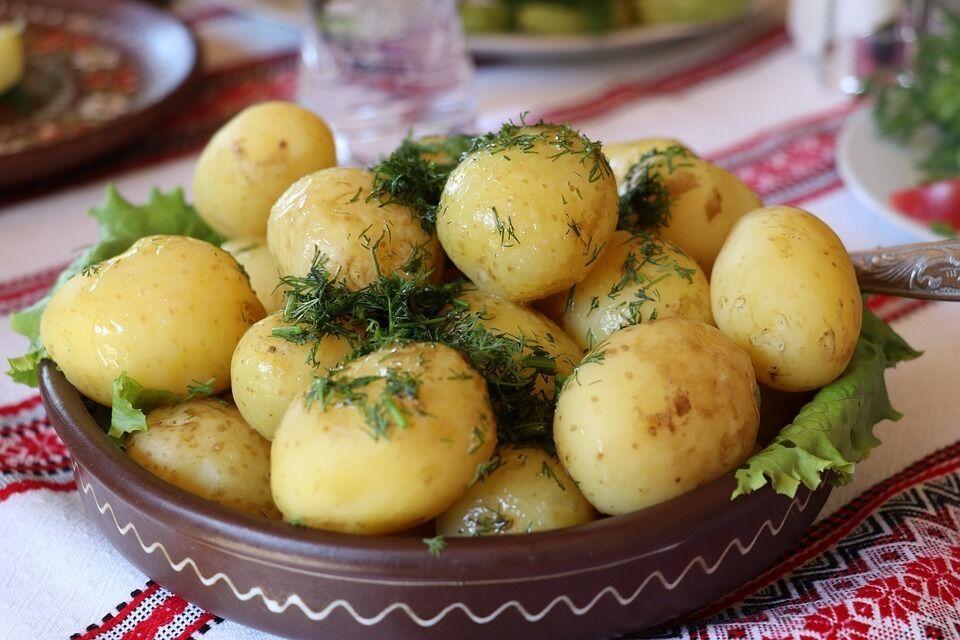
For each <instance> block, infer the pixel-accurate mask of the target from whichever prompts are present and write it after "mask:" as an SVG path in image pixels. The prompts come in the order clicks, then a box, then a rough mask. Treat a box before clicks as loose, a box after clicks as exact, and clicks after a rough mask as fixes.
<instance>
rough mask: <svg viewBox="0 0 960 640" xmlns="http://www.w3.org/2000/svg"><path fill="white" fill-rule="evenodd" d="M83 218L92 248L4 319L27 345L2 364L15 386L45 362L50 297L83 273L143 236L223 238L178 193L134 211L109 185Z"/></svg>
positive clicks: (158, 195) (153, 195) (156, 197)
mask: <svg viewBox="0 0 960 640" xmlns="http://www.w3.org/2000/svg"><path fill="white" fill-rule="evenodd" d="M89 213H90V215H91V216H93V217H94V218H96V219H97V227H98V229H99V240H98V241H97V243H96V244H94V245H93V246H91V247H89V248H88V249H86V250H85V251H84V252H83V253H81V254H80V255H79V256H77V258H76V260H74V261H73V262H72V263H70V265H69V266H68V267H67V268H66V269H64V270H63V272H62V273H60V275H59V276H58V277H57V280H56V282H54V284H53V287H51V289H50V291H48V292H47V295H45V296H44V297H43V298H42V299H40V300H38V301H37V302H35V303H34V304H33V305H32V306H30V307H28V308H27V309H24V310H23V311H21V312H19V313H15V314H13V315H12V316H11V318H10V326H11V327H12V328H13V330H14V331H16V332H17V333H19V334H20V335H23V336H26V337H27V338H29V339H30V347H29V350H28V351H27V353H26V354H25V355H23V356H21V357H19V358H10V359H9V360H8V363H9V365H10V370H9V371H7V375H8V376H10V377H11V378H12V379H13V380H14V381H15V382H19V383H22V384H26V385H29V386H31V387H36V386H37V384H38V380H37V367H38V365H39V363H40V360H42V359H43V358H45V357H46V356H47V353H46V350H45V349H44V348H43V344H42V343H41V341H40V317H41V315H43V310H44V309H46V308H47V303H48V302H49V301H50V296H51V295H53V292H54V291H56V290H57V289H59V288H60V287H61V286H62V285H63V283H65V282H66V281H67V280H69V279H70V278H72V277H73V276H75V275H77V274H78V273H80V272H81V271H83V269H85V268H86V267H89V266H90V265H95V264H97V263H100V262H103V261H104V260H107V259H108V258H113V257H114V256H117V255H120V254H121V253H123V252H124V251H126V250H127V249H129V248H130V247H131V246H132V245H133V243H134V242H136V241H137V240H139V239H140V238H143V237H145V236H152V235H181V236H191V237H193V238H198V239H200V240H204V241H206V242H210V243H212V244H216V245H218V246H219V245H220V243H221V242H222V241H223V238H221V237H220V236H218V235H217V234H216V233H214V232H213V231H212V230H211V229H210V227H208V226H207V225H206V223H204V222H203V220H201V219H200V216H199V215H197V212H196V210H195V209H194V208H193V207H192V206H190V205H189V204H187V202H186V201H185V200H184V198H183V191H182V190H180V189H174V190H173V191H170V192H169V193H163V192H161V191H159V190H158V189H154V190H153V191H151V192H150V200H149V202H147V204H145V205H142V206H138V205H134V204H131V203H130V202H128V201H127V200H126V199H124V197H123V196H121V195H120V193H119V192H118V191H117V189H116V187H114V186H113V185H110V186H109V187H107V194H106V199H105V200H104V202H103V204H101V205H100V206H99V207H96V208H93V209H91V210H90V211H89Z"/></svg>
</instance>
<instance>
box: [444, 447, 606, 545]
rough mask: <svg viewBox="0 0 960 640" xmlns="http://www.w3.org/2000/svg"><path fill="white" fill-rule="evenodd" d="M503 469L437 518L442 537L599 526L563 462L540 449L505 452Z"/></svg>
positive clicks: (507, 449)
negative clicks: (583, 525)
mask: <svg viewBox="0 0 960 640" xmlns="http://www.w3.org/2000/svg"><path fill="white" fill-rule="evenodd" d="M496 455H497V456H499V459H500V464H499V466H497V468H496V469H494V470H493V471H491V472H490V473H488V474H486V475H484V476H483V477H482V478H481V479H480V480H479V481H477V482H475V483H474V484H473V485H472V486H471V487H470V488H469V489H468V490H467V493H466V494H464V496H463V497H462V498H460V499H459V500H457V501H456V502H455V503H454V504H453V506H452V507H450V508H449V509H447V510H446V511H445V512H444V513H443V514H442V515H441V516H440V517H438V518H437V533H438V534H439V535H442V536H449V537H463V536H469V537H472V536H485V535H509V534H517V533H533V532H535V531H549V530H551V529H562V528H564V527H572V526H575V525H578V524H583V523H585V522H590V521H591V520H595V519H596V518H597V516H598V514H597V512H596V510H595V509H594V508H593V507H592V506H591V505H590V503H589V502H587V499H586V498H584V497H583V494H582V493H580V489H578V488H577V485H576V483H574V481H573V479H572V478H570V476H569V475H568V474H567V472H566V471H565V470H564V468H563V466H562V465H561V464H560V462H559V461H558V460H557V459H556V458H555V457H553V456H551V455H550V454H548V453H547V452H545V451H544V450H542V449H538V448H536V447H502V448H501V449H499V450H498V451H497V453H496Z"/></svg>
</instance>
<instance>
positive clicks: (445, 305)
mask: <svg viewBox="0 0 960 640" xmlns="http://www.w3.org/2000/svg"><path fill="white" fill-rule="evenodd" d="M326 264H327V262H326V260H325V258H324V257H323V256H320V255H318V256H316V257H315V259H314V262H313V265H312V266H311V268H310V270H309V272H308V273H307V275H306V276H302V277H294V276H289V277H286V278H283V284H284V285H285V286H286V288H287V305H286V307H285V309H284V316H283V319H284V322H285V323H287V324H288V325H290V326H287V327H280V328H278V329H275V330H274V335H276V336H278V337H282V338H285V339H287V340H291V341H294V342H301V343H303V342H306V343H314V344H316V343H318V342H319V341H320V340H322V339H323V338H324V337H326V336H329V335H335V336H341V337H343V338H345V339H347V340H348V341H349V342H350V345H351V346H352V348H353V353H352V355H351V358H350V359H352V358H356V357H359V356H363V355H366V354H368V353H371V352H373V351H376V350H378V349H382V348H384V347H388V346H391V345H395V344H408V343H411V342H437V343H440V344H444V345H447V346H449V347H452V348H454V349H456V350H458V351H460V352H461V353H462V354H463V355H464V357H465V358H466V360H467V362H468V363H469V364H470V365H471V366H472V367H473V368H474V369H475V370H476V371H477V372H479V373H480V375H481V376H482V377H483V378H484V379H485V380H486V381H487V387H488V390H489V393H490V400H491V405H492V407H493V410H494V414H495V416H496V418H497V436H498V438H499V440H500V441H501V442H530V441H537V442H543V443H546V444H547V445H549V442H550V441H551V438H550V431H551V426H552V423H553V412H554V408H555V398H554V395H555V393H547V392H546V391H545V389H546V388H548V387H549V384H547V383H548V382H549V381H550V380H552V379H553V378H554V377H555V376H556V371H557V363H556V358H555V357H553V356H551V355H550V354H549V353H548V352H547V350H546V349H545V348H544V346H543V345H541V344H540V343H539V342H538V341H537V340H533V339H530V338H526V337H524V336H514V335H511V334H508V333H505V332H500V331H495V330H492V329H490V328H488V327H486V326H485V325H484V324H483V321H484V320H485V319H488V318H487V316H486V315H485V312H484V311H482V310H480V311H476V310H471V309H470V308H469V306H468V305H467V304H466V303H465V302H464V301H462V300H460V299H459V296H460V294H461V293H462V292H463V291H464V289H465V286H466V283H465V282H464V281H463V280H455V281H453V282H448V283H445V284H431V283H430V282H429V281H428V277H429V274H419V275H417V276H415V277H414V278H412V279H410V278H407V277H404V276H402V275H400V274H397V273H394V274H390V275H382V276H380V277H379V278H377V279H376V280H374V281H373V282H371V283H370V284H369V285H367V286H365V287H363V288H362V289H359V290H357V291H351V290H349V289H347V288H346V286H345V284H344V283H343V282H342V281H339V277H338V274H337V273H331V272H330V271H328V269H327V267H326ZM372 382H373V381H368V382H367V383H365V384H360V385H359V386H360V387H364V386H366V384H370V383H372ZM318 384H319V385H320V386H319V387H316V386H315V387H314V391H313V393H314V396H315V397H316V398H317V399H320V398H328V399H329V400H331V401H333V400H337V399H339V400H337V401H342V402H353V403H355V404H357V405H358V406H361V407H363V408H364V411H365V412H366V410H367V408H369V407H373V409H371V411H372V413H370V414H369V416H368V422H369V424H370V425H371V427H372V429H373V431H374V432H375V433H380V432H381V431H382V428H383V427H386V428H389V424H386V423H385V422H384V419H388V418H389V416H387V418H383V416H384V415H386V414H384V413H383V412H378V411H379V410H378V409H377V407H376V406H375V405H376V403H373V404H371V402H372V401H370V400H369V399H366V400H365V399H364V398H362V397H360V395H359V394H360V392H359V391H357V394H358V395H351V393H350V391H351V388H349V384H350V383H349V381H345V380H341V379H340V378H337V377H336V374H333V375H331V376H327V379H326V381H325V382H321V383H318ZM354 384H359V383H354ZM344 385H347V386H346V387H345V386H344ZM353 390H354V391H356V388H353ZM318 394H319V395H318ZM331 394H333V395H331ZM381 418H383V419H381Z"/></svg>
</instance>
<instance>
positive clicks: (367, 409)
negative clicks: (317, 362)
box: [306, 369, 420, 440]
mask: <svg viewBox="0 0 960 640" xmlns="http://www.w3.org/2000/svg"><path fill="white" fill-rule="evenodd" d="M380 383H382V385H381V384H380ZM374 386H379V387H381V388H380V389H379V391H376V390H375V389H373V388H372V387H374ZM419 390H420V380H418V379H417V378H415V377H414V376H412V375H411V374H410V373H408V372H405V371H399V370H397V369H388V370H387V373H386V375H382V376H380V375H371V376H359V377H356V378H350V377H348V376H347V375H346V374H345V373H344V372H343V371H342V370H339V369H337V370H334V371H331V372H330V373H328V374H327V375H323V376H317V377H316V378H314V380H313V384H312V385H311V386H310V390H309V391H308V392H307V396H306V402H307V405H310V404H312V403H314V402H316V403H317V404H319V406H320V410H321V411H326V410H327V407H330V406H345V405H347V406H356V407H358V408H359V409H360V411H361V412H362V413H363V416H364V421H365V422H366V424H367V426H368V427H370V430H371V435H372V436H373V439H374V440H379V439H380V438H385V439H389V438H390V429H391V428H397V429H406V428H407V425H408V424H409V418H410V411H409V409H408V408H407V407H406V406H405V405H404V404H403V403H401V401H403V400H407V401H415V400H416V399H417V392H418V391H419ZM371 396H372V397H371Z"/></svg>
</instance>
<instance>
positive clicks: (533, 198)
mask: <svg viewBox="0 0 960 640" xmlns="http://www.w3.org/2000/svg"><path fill="white" fill-rule="evenodd" d="M514 137H515V138H522V139H525V140H527V141H528V143H529V144H528V145H524V146H511V147H509V148H506V149H498V148H481V149H479V150H476V151H474V152H473V153H471V154H470V155H468V156H467V157H466V158H464V159H463V160H462V161H461V162H460V164H459V165H458V166H457V168H456V169H454V170H453V172H452V173H451V174H450V177H449V179H448V180H447V183H446V186H445V187H444V190H443V195H442V196H441V198H440V208H439V210H438V215H437V233H438V235H439V237H440V243H441V244H442V245H443V249H444V251H446V253H447V255H448V256H449V257H450V259H451V260H452V261H453V262H454V264H456V265H457V268H459V269H460V270H461V271H462V272H463V273H464V274H465V275H466V276H467V277H468V278H470V280H471V281H472V282H473V283H474V284H476V285H477V287H478V288H480V289H481V290H483V291H487V292H489V293H493V294H495V295H498V296H500V297H503V298H507V299H508V300H513V301H516V302H524V301H528V300H535V299H537V298H543V297H546V296H548V295H551V294H553V293H557V292H558V291H562V290H565V289H567V288H568V287H570V285H572V284H574V283H575V282H578V281H580V280H581V279H582V278H583V276H585V275H586V274H587V271H589V269H590V266H591V264H592V263H593V261H594V260H595V259H596V257H597V255H598V254H599V252H600V251H601V250H602V248H603V246H604V244H605V243H606V242H607V240H609V238H610V235H611V234H612V233H613V231H614V229H615V228H616V224H617V187H616V182H615V180H614V178H613V174H612V172H611V171H610V167H609V165H608V164H607V161H606V159H605V158H604V157H603V154H602V153H601V152H600V150H599V147H595V148H588V147H587V144H588V143H587V142H586V141H585V140H584V139H582V138H581V137H580V136H578V135H576V134H575V133H573V132H571V131H570V130H569V129H566V128H560V127H556V126H552V125H548V126H533V127H518V128H517V129H516V131H515V132H514ZM491 144H496V143H491Z"/></svg>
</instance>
